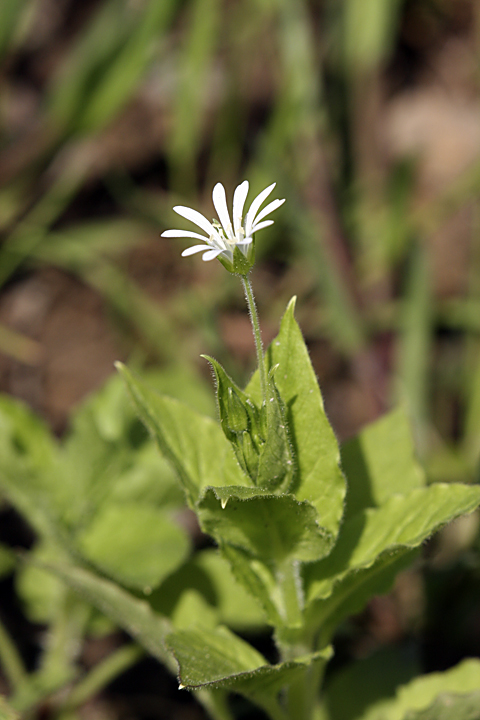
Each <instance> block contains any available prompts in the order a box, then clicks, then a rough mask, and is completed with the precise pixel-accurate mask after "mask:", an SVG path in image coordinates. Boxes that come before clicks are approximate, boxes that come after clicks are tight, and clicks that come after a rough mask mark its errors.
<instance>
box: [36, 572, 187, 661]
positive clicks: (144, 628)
mask: <svg viewBox="0 0 480 720" xmlns="http://www.w3.org/2000/svg"><path fill="white" fill-rule="evenodd" d="M43 568H44V569H45V570H48V571H49V572H51V573H53V574H54V575H56V576H57V577H58V578H59V579H60V580H62V581H63V582H64V583H66V584H67V585H68V586H70V587H71V588H73V590H75V591H77V592H78V593H79V595H80V596H81V597H83V598H84V599H85V600H86V601H87V602H89V603H90V604H92V605H93V606H94V607H96V608H97V609H99V610H100V611H101V612H102V613H104V614H105V615H106V616H107V617H109V618H110V619H111V620H113V622H114V623H116V624H117V625H119V626H120V627H121V628H123V629H124V630H126V631H127V632H128V633H130V634H131V635H132V636H133V637H134V638H135V639H136V640H137V641H138V643H139V644H140V645H141V646H142V647H144V648H145V650H147V652H149V653H150V654H151V655H153V656H154V657H156V658H157V659H158V660H161V662H163V663H164V664H165V665H166V666H167V667H169V668H170V669H172V666H173V663H172V661H171V658H170V656H169V654H168V653H167V651H166V649H165V645H164V640H165V637H166V635H167V633H168V632H169V631H170V630H171V625H170V623H169V622H168V620H167V619H166V618H164V617H162V616H161V615H159V614H158V613H155V612H153V611H152V609H151V607H150V606H149V605H148V603H147V602H146V601H145V600H139V599H138V598H136V597H135V596H134V595H132V594H131V593H130V592H127V591H126V590H123V589H122V588H120V587H119V586H118V585H116V584H115V583H113V582H111V581H110V580H105V579H104V578H100V577H98V576H97V575H95V574H94V573H92V572H90V571H89V570H86V569H85V568H82V567H80V566H75V565H69V564H65V563H62V564H59V563H55V564H54V563H49V564H45V565H43Z"/></svg>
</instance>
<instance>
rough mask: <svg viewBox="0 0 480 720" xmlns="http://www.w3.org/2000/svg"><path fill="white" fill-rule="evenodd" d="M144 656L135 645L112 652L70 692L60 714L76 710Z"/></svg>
mask: <svg viewBox="0 0 480 720" xmlns="http://www.w3.org/2000/svg"><path fill="white" fill-rule="evenodd" d="M143 655H144V650H142V648H139V647H138V646H137V645H125V646H123V647H120V648H119V649H118V650H115V651H114V652H112V653H111V654H110V655H109V656H108V657H107V658H105V660H102V661H101V662H100V663H98V665H95V667H94V668H93V669H92V670H91V671H90V672H89V673H88V675H86V676H85V677H84V678H83V679H82V680H81V681H80V682H79V683H78V684H77V685H76V686H75V687H74V689H73V690H72V692H71V694H70V696H69V698H68V700H67V701H66V702H65V704H64V705H63V707H62V712H65V713H66V712H67V711H72V710H76V709H77V708H78V707H80V705H82V704H83V703H85V702H86V701H87V700H89V699H90V698H91V697H93V696H94V695H96V694H97V693H98V692H100V690H102V689H103V688H104V687H105V686H106V685H108V683H109V682H111V681H112V680H113V679H114V678H116V677H117V676H118V675H120V674H121V673H122V672H124V671H125V670H127V669H128V668H129V667H131V666H132V665H133V664H134V663H136V662H137V661H138V660H139V659H140V658H141V657H143Z"/></svg>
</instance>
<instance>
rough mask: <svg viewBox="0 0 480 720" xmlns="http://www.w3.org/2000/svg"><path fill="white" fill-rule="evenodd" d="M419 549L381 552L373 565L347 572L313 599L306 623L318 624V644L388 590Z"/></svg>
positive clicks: (315, 625) (325, 640)
mask: <svg viewBox="0 0 480 720" xmlns="http://www.w3.org/2000/svg"><path fill="white" fill-rule="evenodd" d="M418 553H419V550H418V549H417V548H416V549H413V550H412V549H406V548H399V549H396V550H394V551H391V552H385V553H382V554H381V555H379V556H378V558H377V559H376V561H375V562H374V563H373V565H370V566H369V567H367V568H361V569H359V570H356V571H353V572H348V573H347V574H345V575H344V576H343V577H342V578H341V579H339V580H338V582H337V583H336V584H335V586H334V589H333V591H332V593H331V594H330V595H329V596H328V597H327V598H325V599H318V600H315V601H313V602H312V603H311V604H310V605H309V606H308V608H307V611H306V620H305V624H306V625H308V626H309V627H317V628H319V633H318V646H317V647H324V646H325V645H328V643H329V642H330V640H331V638H332V636H333V634H334V632H335V631H336V629H337V628H338V626H339V625H340V623H341V622H343V620H345V619H346V618H348V617H350V616H351V615H354V614H355V613H358V612H360V611H361V610H363V608H364V607H365V605H366V604H367V602H368V601H369V600H370V598H372V597H374V596H375V595H383V594H385V593H387V592H388V591H389V590H390V589H391V588H392V586H393V583H394V582H395V578H396V577H397V575H398V573H400V572H402V570H405V569H406V568H408V567H410V566H411V564H412V562H413V561H414V560H415V558H416V557H417V556H418Z"/></svg>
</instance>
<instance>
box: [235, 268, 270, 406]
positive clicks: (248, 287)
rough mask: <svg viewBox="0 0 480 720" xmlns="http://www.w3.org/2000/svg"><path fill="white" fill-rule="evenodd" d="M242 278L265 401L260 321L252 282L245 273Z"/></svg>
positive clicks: (265, 383) (265, 391)
mask: <svg viewBox="0 0 480 720" xmlns="http://www.w3.org/2000/svg"><path fill="white" fill-rule="evenodd" d="M240 278H241V280H242V285H243V289H244V291H245V299H246V301H247V305H248V311H249V314H250V320H251V322H252V330H253V337H254V340H255V351H256V354H257V363H258V373H259V376H260V388H261V390H262V399H263V402H264V403H266V402H267V376H266V373H265V362H264V359H263V343H262V334H261V331H260V322H259V320H258V312H257V306H256V304H255V298H254V295H253V289H252V283H251V282H250V279H249V278H248V276H247V275H241V276H240Z"/></svg>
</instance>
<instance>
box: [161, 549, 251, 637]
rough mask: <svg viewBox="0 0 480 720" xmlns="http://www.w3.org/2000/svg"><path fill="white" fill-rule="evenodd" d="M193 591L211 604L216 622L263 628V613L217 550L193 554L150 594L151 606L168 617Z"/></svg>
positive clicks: (243, 627) (241, 628)
mask: <svg viewBox="0 0 480 720" xmlns="http://www.w3.org/2000/svg"><path fill="white" fill-rule="evenodd" d="M187 591H195V592H197V593H198V594H200V595H201V596H202V597H203V598H204V599H205V601H206V602H207V603H208V605H209V606H210V607H212V608H213V609H214V611H215V613H216V615H217V617H218V619H219V622H220V623H222V624H224V625H228V626H229V627H231V628H233V629H236V630H253V629H255V628H259V627H261V628H263V627H265V616H264V613H263V612H262V611H261V609H260V608H259V605H258V603H257V602H255V600H254V599H253V598H252V597H251V596H250V594H249V593H247V592H246V591H245V590H244V588H243V587H242V585H241V584H240V583H238V582H237V581H236V579H235V577H234V575H233V573H232V571H231V569H230V564H229V563H228V562H227V560H225V559H224V558H223V557H222V555H221V554H220V553H219V551H218V550H214V549H210V548H209V549H207V550H202V551H201V552H197V553H195V555H194V556H193V557H192V558H191V560H189V561H187V562H186V563H184V565H182V566H181V567H180V568H179V569H178V570H177V571H176V572H175V573H173V574H172V575H170V576H169V577H168V578H167V579H166V580H165V581H164V582H163V583H162V584H161V585H160V587H159V588H157V590H155V591H154V592H153V593H152V595H151V596H150V597H149V602H150V604H151V605H152V606H153V608H154V609H158V611H159V612H160V613H162V614H163V615H166V616H168V617H171V616H172V614H173V613H174V612H175V611H176V608H177V605H178V603H179V601H180V599H181V597H182V595H183V593H184V592H187Z"/></svg>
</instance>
